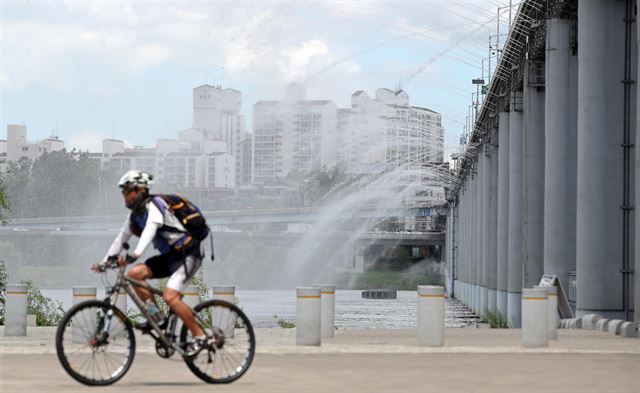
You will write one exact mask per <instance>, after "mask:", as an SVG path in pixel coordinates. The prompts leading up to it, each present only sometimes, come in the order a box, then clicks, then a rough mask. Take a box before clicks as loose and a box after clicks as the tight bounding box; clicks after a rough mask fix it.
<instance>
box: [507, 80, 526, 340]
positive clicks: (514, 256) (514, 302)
mask: <svg viewBox="0 0 640 393" xmlns="http://www.w3.org/2000/svg"><path fill="white" fill-rule="evenodd" d="M522 122H523V115H522V92H521V91H514V92H512V96H511V113H510V115H509V250H508V258H509V259H508V260H509V268H508V273H507V274H508V282H507V292H508V294H507V321H508V322H509V326H511V327H514V328H517V327H520V326H521V321H520V319H521V318H520V310H521V298H522V191H523V190H522V186H523V184H522V165H523V157H522V124H523V123H522Z"/></svg>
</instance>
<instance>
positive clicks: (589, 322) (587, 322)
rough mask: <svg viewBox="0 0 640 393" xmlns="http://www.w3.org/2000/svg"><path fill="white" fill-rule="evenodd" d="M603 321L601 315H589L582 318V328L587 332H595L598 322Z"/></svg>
mask: <svg viewBox="0 0 640 393" xmlns="http://www.w3.org/2000/svg"><path fill="white" fill-rule="evenodd" d="M599 319H602V315H600V314H587V315H585V316H584V317H582V328H583V329H585V330H594V329H595V328H596V322H598V320H599Z"/></svg>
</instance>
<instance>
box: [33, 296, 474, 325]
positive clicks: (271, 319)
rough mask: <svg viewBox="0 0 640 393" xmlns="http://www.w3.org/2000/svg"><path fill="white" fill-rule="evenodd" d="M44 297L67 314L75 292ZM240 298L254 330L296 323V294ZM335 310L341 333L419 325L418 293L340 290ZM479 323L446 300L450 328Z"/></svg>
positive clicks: (446, 322) (238, 297)
mask: <svg viewBox="0 0 640 393" xmlns="http://www.w3.org/2000/svg"><path fill="white" fill-rule="evenodd" d="M42 294H43V295H44V296H46V297H50V298H52V299H55V300H58V301H60V302H61V303H62V305H63V307H64V308H65V310H66V309H68V308H69V307H70V306H71V304H72V293H71V289H43V290H42ZM103 296H104V289H98V298H101V297H103ZM236 297H237V299H238V302H239V303H238V304H239V306H240V308H242V310H243V311H244V312H245V313H246V314H247V316H248V317H249V319H251V321H252V323H253V325H254V327H276V326H277V321H276V316H277V318H278V319H279V318H283V319H285V320H287V321H290V322H295V313H296V292H295V290H237V291H236ZM131 305H132V302H131V301H130V302H129V307H131ZM335 307H336V314H335V325H336V328H337V329H413V328H416V325H417V317H416V309H417V295H416V291H398V297H397V299H389V300H379V299H362V298H361V291H356V290H338V291H336V306H335ZM475 321H476V319H475V318H474V317H473V316H472V315H471V313H470V312H469V311H468V310H467V309H465V308H463V307H462V306H461V305H460V304H459V303H458V302H456V301H450V300H446V302H445V325H446V326H447V327H463V326H466V325H469V324H470V323H473V322H475Z"/></svg>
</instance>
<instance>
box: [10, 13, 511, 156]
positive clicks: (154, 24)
mask: <svg viewBox="0 0 640 393" xmlns="http://www.w3.org/2000/svg"><path fill="white" fill-rule="evenodd" d="M464 4H465V6H464V7H463V6H462V3H459V2H458V3H456V2H452V3H447V4H441V3H431V2H424V3H401V4H396V5H393V6H392V4H389V3H354V4H349V3H319V4H301V3H297V2H287V3H261V4H258V5H254V6H249V5H247V4H240V5H231V4H228V3H216V4H199V3H188V4H187V5H177V4H165V3H162V4H160V3H158V4H154V5H153V7H148V6H147V7H146V8H145V7H144V6H143V5H142V6H141V5H138V4H135V3H127V2H118V3H99V4H77V3H51V4H31V3H6V2H5V3H3V4H2V5H0V19H1V20H2V22H3V27H2V33H3V34H2V35H3V39H2V58H3V60H2V64H1V65H0V72H1V73H2V108H1V121H2V128H3V130H4V129H6V126H7V125H8V124H26V125H27V127H28V129H29V136H30V138H33V139H38V140H42V139H46V138H47V137H49V136H50V135H53V134H55V135H57V136H59V137H60V138H61V139H63V140H64V141H65V144H66V146H67V147H68V148H69V149H71V148H73V147H77V148H79V149H82V150H86V149H89V150H92V147H93V148H96V147H99V146H100V145H99V144H100V141H101V140H102V139H104V138H117V139H124V140H125V141H126V142H127V143H128V144H130V145H143V146H149V145H151V144H152V143H153V141H154V140H156V139H158V138H163V137H164V138H167V137H173V136H174V135H175V134H176V133H177V132H179V131H180V130H183V129H186V128H189V127H191V110H192V103H191V89H192V88H193V87H195V86H200V85H203V84H213V85H221V86H223V87H224V88H232V89H236V90H239V91H241V92H242V94H243V103H242V112H241V113H242V114H243V115H244V117H245V118H246V119H247V124H246V129H247V131H251V130H252V124H251V116H250V114H251V108H252V105H253V104H254V103H255V102H258V101H260V100H273V99H276V100H277V99H281V98H282V97H281V95H282V91H284V86H286V85H287V84H288V83H290V82H302V83H305V85H306V87H307V91H308V96H309V98H311V99H328V100H333V101H335V102H336V104H337V105H338V106H339V107H348V106H349V100H350V96H351V94H352V93H353V92H355V91H357V90H365V91H368V92H373V91H374V90H375V89H376V88H378V87H388V88H395V87H397V86H398V84H403V85H402V86H401V87H402V88H403V89H404V90H406V91H407V92H408V93H409V94H410V95H411V96H412V102H413V105H416V106H421V107H427V108H429V109H432V110H434V111H437V112H439V113H442V115H443V126H444V128H445V130H446V139H445V149H446V151H447V153H451V152H452V149H453V148H455V146H456V145H457V141H458V140H459V135H460V133H461V132H462V127H463V125H464V117H465V116H466V115H467V114H468V105H469V104H470V102H471V93H472V92H473V91H474V87H473V86H472V85H471V83H470V80H471V78H475V77H478V76H480V74H481V63H482V58H483V57H486V56H488V51H489V48H488V42H489V41H488V40H489V29H490V28H491V29H492V31H494V30H495V28H496V9H497V7H498V6H502V5H503V4H502V3H500V2H496V1H492V2H471V3H464ZM427 11H428V12H427ZM27 31H28V35H27ZM27 36H28V37H29V39H27V40H25V39H24V37H27ZM485 67H486V65H485ZM445 78H446V79H445ZM2 137H4V135H2ZM94 150H95V149H94Z"/></svg>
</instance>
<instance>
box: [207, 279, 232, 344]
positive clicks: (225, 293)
mask: <svg viewBox="0 0 640 393" xmlns="http://www.w3.org/2000/svg"><path fill="white" fill-rule="evenodd" d="M211 290H212V292H213V299H219V300H224V301H226V302H229V303H231V304H236V287H235V286H233V285H215V286H213V287H212V288H211ZM224 325H225V326H224V327H223V326H219V327H220V328H221V329H223V331H224V334H225V336H227V337H228V338H234V337H235V336H234V328H235V326H236V320H235V318H234V319H233V321H228V322H225V323H224Z"/></svg>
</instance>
